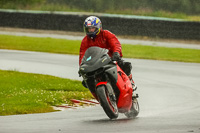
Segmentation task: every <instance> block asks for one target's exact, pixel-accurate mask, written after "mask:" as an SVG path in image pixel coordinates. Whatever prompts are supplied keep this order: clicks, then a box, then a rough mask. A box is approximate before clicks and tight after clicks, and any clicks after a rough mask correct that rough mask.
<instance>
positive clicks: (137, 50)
mask: <svg viewBox="0 0 200 133" xmlns="http://www.w3.org/2000/svg"><path fill="white" fill-rule="evenodd" d="M0 40H1V41H0V49H16V50H26V51H40V52H51V53H61V54H76V55H78V54H79V48H80V43H81V41H74V40H65V39H55V38H36V37H21V36H11V35H0ZM122 52H123V55H124V56H123V57H125V58H139V59H154V60H168V61H180V62H195V63H200V50H196V49H183V48H167V47H155V46H143V45H124V44H122Z"/></svg>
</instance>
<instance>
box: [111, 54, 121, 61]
mask: <svg viewBox="0 0 200 133" xmlns="http://www.w3.org/2000/svg"><path fill="white" fill-rule="evenodd" d="M120 60H121V57H120V55H119V53H118V52H114V53H113V55H112V61H120Z"/></svg>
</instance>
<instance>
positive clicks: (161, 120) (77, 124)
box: [0, 50, 200, 133]
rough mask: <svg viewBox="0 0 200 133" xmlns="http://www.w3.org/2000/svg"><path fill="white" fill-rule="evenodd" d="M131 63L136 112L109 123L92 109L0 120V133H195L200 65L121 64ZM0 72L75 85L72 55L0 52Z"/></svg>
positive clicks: (199, 116)
mask: <svg viewBox="0 0 200 133" xmlns="http://www.w3.org/2000/svg"><path fill="white" fill-rule="evenodd" d="M126 60H128V61H130V62H131V63H132V64H133V68H134V69H133V71H132V73H133V75H134V80H135V82H136V83H137V86H138V90H137V93H139V96H140V98H139V103H140V108H141V112H140V114H139V116H138V117H137V118H136V119H127V118H126V117H125V116H124V115H123V114H120V116H119V118H118V119H117V120H109V119H108V117H107V116H106V115H105V113H104V112H103V109H102V108H101V107H100V106H99V105H97V106H95V107H86V108H80V109H68V110H65V111H60V112H53V113H42V114H28V115H13V116H0V133H61V132H63V133H103V132H104V133H113V132H115V133H134V132H135V133H157V132H161V133H163V132H167V133H179V132H180V133H188V132H195V133H199V132H200V87H199V86H200V64H199V63H181V62H170V61H154V60H139V59H126ZM0 69H3V70H17V71H21V72H31V73H41V74H49V75H54V76H58V77H63V78H72V79H77V80H81V79H80V78H79V77H78V74H77V71H78V56H73V55H60V54H48V53H40V52H25V51H15V50H0ZM0 106H1V105H0Z"/></svg>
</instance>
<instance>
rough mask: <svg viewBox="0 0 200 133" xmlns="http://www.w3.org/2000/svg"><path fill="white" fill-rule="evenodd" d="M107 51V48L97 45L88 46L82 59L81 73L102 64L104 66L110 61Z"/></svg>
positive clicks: (90, 70)
mask: <svg viewBox="0 0 200 133" xmlns="http://www.w3.org/2000/svg"><path fill="white" fill-rule="evenodd" d="M107 53H108V50H107V49H99V47H90V48H88V49H87V50H86V52H85V55H84V57H83V59H82V62H81V66H80V71H81V72H82V73H89V72H92V71H94V70H97V69H99V68H101V67H102V66H105V65H106V64H108V63H109V62H111V59H110V57H109V55H108V54H107Z"/></svg>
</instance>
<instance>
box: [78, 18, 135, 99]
mask: <svg viewBox="0 0 200 133" xmlns="http://www.w3.org/2000/svg"><path fill="white" fill-rule="evenodd" d="M83 28H84V31H85V32H86V36H85V37H84V38H83V40H82V42H81V46H80V53H79V65H81V61H82V58H83V56H84V54H85V51H86V50H87V49H88V48H89V47H92V46H97V47H100V48H106V49H108V50H109V52H108V54H109V56H110V57H111V59H112V61H117V62H118V65H119V67H120V68H121V69H122V70H123V71H124V72H125V73H126V75H127V76H128V77H129V79H130V80H131V83H132V85H133V90H136V89H137V87H136V85H135V83H134V81H133V79H132V74H131V69H132V65H131V63H130V62H125V61H124V60H122V59H121V57H122V49H121V44H120V42H119V40H118V39H117V37H116V36H115V35H114V34H113V33H111V32H110V31H108V30H103V29H102V23H101V20H100V19H99V18H98V17H96V16H89V17H87V18H86V19H85V21H84V24H83ZM82 84H83V86H84V87H86V88H89V89H90V91H91V93H92V94H93V96H95V94H94V91H95V90H94V88H95V84H94V82H93V79H88V80H87V81H86V83H85V82H84V81H83V82H82ZM95 97H96V96H95Z"/></svg>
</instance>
